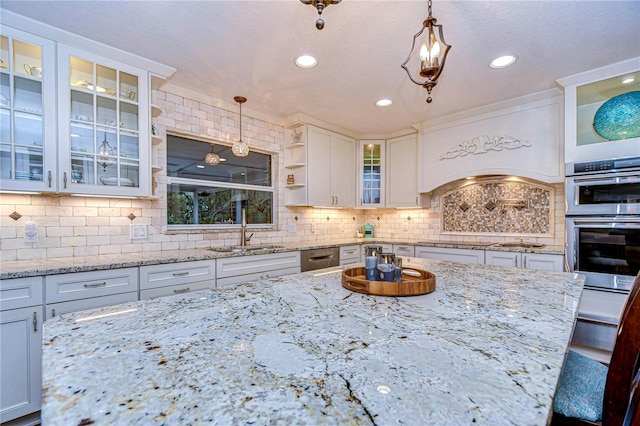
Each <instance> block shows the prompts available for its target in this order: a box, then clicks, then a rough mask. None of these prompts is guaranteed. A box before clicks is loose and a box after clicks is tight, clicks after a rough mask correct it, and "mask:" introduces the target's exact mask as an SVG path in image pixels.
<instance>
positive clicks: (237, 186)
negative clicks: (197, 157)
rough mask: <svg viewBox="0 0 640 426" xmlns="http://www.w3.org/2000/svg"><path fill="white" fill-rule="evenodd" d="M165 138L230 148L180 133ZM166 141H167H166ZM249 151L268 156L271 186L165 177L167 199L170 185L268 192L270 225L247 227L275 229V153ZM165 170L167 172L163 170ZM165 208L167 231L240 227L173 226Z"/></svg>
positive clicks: (233, 225) (236, 225)
mask: <svg viewBox="0 0 640 426" xmlns="http://www.w3.org/2000/svg"><path fill="white" fill-rule="evenodd" d="M167 136H174V137H179V138H185V139H191V140H192V141H196V142H200V143H203V144H215V145H220V146H226V147H230V146H231V144H229V143H225V142H222V141H219V140H205V139H203V138H199V137H194V136H192V135H184V134H180V133H169V132H168V133H167ZM167 140H168V139H167ZM167 143H168V142H167ZM251 151H253V152H256V153H260V154H265V155H268V156H269V159H270V167H271V185H270V186H259V185H250V184H241V183H232V182H221V181H215V180H203V179H190V178H181V177H175V176H168V175H167V176H166V183H165V185H166V194H167V199H168V194H169V192H170V191H169V187H170V186H171V185H172V184H180V185H194V186H200V187H208V188H222V189H232V190H245V191H246V190H248V191H260V192H268V193H271V223H256V224H253V223H248V224H247V227H248V228H251V229H275V228H276V221H277V214H276V213H277V211H278V210H277V202H278V193H277V190H276V185H275V182H276V176H275V175H276V173H275V170H276V169H275V166H276V164H277V155H278V154H277V153H273V152H269V151H266V150H262V149H255V148H253V147H251ZM166 158H167V160H166V161H167V162H169V161H170V158H169V156H168V155H167V157H166ZM165 170H167V169H166V168H165ZM166 208H167V217H166V218H165V222H166V226H167V230H168V231H203V230H239V229H241V227H242V225H241V224H240V223H224V224H222V223H221V224H202V223H198V224H190V225H186V224H179V225H173V224H169V223H168V219H169V218H168V213H169V207H168V205H167V206H166Z"/></svg>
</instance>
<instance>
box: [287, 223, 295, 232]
mask: <svg viewBox="0 0 640 426" xmlns="http://www.w3.org/2000/svg"><path fill="white" fill-rule="evenodd" d="M287 232H296V224H295V223H290V224H289V225H288V226H287Z"/></svg>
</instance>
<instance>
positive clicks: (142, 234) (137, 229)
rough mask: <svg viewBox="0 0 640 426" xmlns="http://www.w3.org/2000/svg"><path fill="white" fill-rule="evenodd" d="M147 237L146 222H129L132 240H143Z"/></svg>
mask: <svg viewBox="0 0 640 426" xmlns="http://www.w3.org/2000/svg"><path fill="white" fill-rule="evenodd" d="M146 238H147V225H146V224H137V225H134V224H133V223H132V224H131V239H132V240H145V239H146Z"/></svg>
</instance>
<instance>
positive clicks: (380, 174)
mask: <svg viewBox="0 0 640 426" xmlns="http://www.w3.org/2000/svg"><path fill="white" fill-rule="evenodd" d="M385 153H386V142H385V141H384V140H377V139H375V140H371V139H363V140H360V141H358V168H357V170H358V198H357V200H356V202H357V206H358V207H364V208H378V207H385V204H386V203H385V175H386V173H385Z"/></svg>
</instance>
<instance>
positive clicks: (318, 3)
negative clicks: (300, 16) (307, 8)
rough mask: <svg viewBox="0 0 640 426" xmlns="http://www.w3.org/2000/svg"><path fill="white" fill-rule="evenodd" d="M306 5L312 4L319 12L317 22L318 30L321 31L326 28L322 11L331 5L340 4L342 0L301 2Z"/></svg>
mask: <svg viewBox="0 0 640 426" xmlns="http://www.w3.org/2000/svg"><path fill="white" fill-rule="evenodd" d="M300 1H301V2H302V3H304V4H310V5H311V6H313V7H315V8H316V10H317V11H318V15H319V18H318V20H317V21H316V28H317V29H319V30H321V29H323V28H324V20H323V19H322V11H323V10H324V9H325V8H326V7H329V5H330V4H338V3H340V2H341V1H342V0H300Z"/></svg>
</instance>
